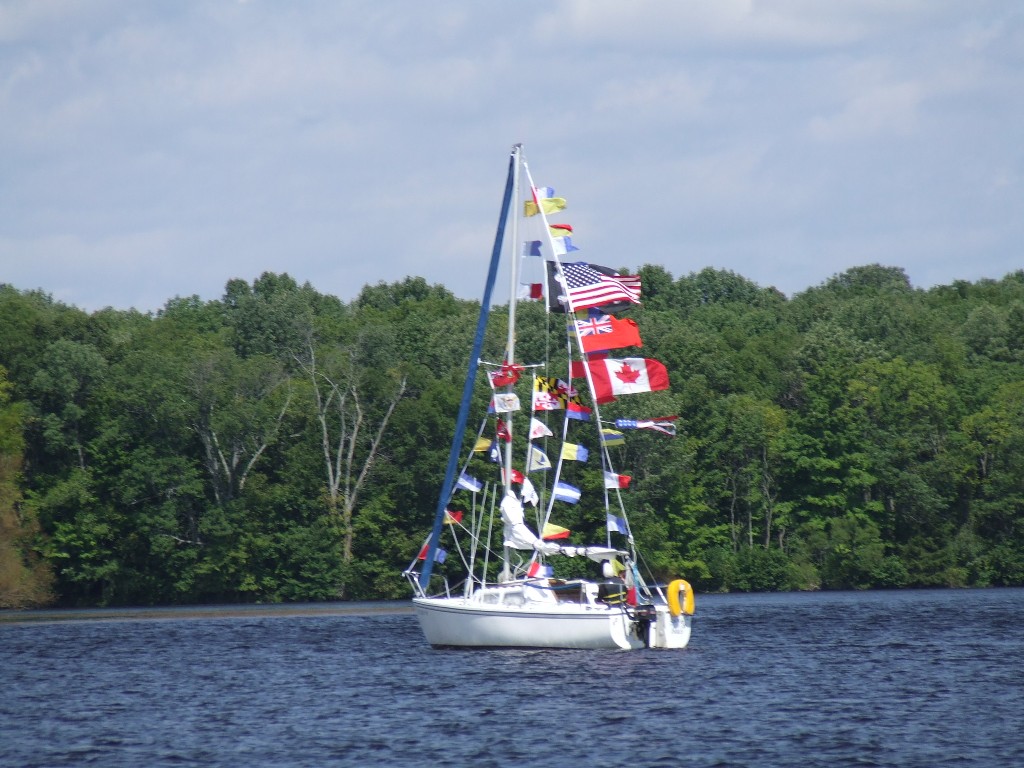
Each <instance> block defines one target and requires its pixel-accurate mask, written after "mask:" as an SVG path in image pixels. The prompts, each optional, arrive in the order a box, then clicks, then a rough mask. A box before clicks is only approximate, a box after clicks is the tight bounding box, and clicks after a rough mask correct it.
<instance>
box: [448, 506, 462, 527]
mask: <svg viewBox="0 0 1024 768" xmlns="http://www.w3.org/2000/svg"><path fill="white" fill-rule="evenodd" d="M444 521H445V522H446V523H447V524H448V525H455V523H461V522H462V511H461V510H458V509H454V510H453V509H446V510H445V511H444Z"/></svg>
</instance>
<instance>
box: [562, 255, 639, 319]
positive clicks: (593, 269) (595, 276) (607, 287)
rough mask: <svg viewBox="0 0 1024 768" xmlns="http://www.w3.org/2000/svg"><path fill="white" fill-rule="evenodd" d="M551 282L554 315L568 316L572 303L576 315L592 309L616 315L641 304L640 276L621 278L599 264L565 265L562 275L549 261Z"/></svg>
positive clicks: (582, 262)
mask: <svg viewBox="0 0 1024 768" xmlns="http://www.w3.org/2000/svg"><path fill="white" fill-rule="evenodd" d="M563 275H564V280H563V279H562V278H563ZM548 282H549V287H548V297H549V301H548V304H549V309H550V310H551V311H552V312H566V311H567V310H568V307H569V303H570V301H571V302H572V308H573V310H574V311H576V310H580V309H589V308H590V307H604V308H605V309H606V310H614V311H617V310H618V309H624V308H625V307H628V306H630V305H631V304H639V303H640V276H639V275H620V274H619V273H618V272H616V271H615V270H614V269H610V268H609V267H602V266H601V265H600V264H588V263H587V262H585V261H578V262H573V263H570V264H563V265H562V271H561V274H559V272H558V265H557V264H556V263H555V262H554V261H550V262H548Z"/></svg>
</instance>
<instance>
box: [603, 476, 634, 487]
mask: <svg viewBox="0 0 1024 768" xmlns="http://www.w3.org/2000/svg"><path fill="white" fill-rule="evenodd" d="M632 480H633V478H632V477H631V476H630V475H617V474H615V473H614V472H605V473H604V487H605V488H620V489H621V488H629V483H630V482H631V481H632Z"/></svg>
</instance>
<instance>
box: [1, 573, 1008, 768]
mask: <svg viewBox="0 0 1024 768" xmlns="http://www.w3.org/2000/svg"><path fill="white" fill-rule="evenodd" d="M357 608H358V607H357ZM377 608H379V606H367V607H366V610H365V611H360V612H359V613H357V614H353V613H351V611H352V608H351V607H348V608H347V609H346V610H344V611H343V610H340V609H339V610H331V609H328V608H323V607H319V608H317V607H308V609H306V610H303V609H302V608H301V607H299V608H297V607H295V606H291V607H289V608H282V609H259V608H256V609H251V610H240V611H239V610H233V611H232V612H231V613H230V614H229V615H221V614H218V612H217V611H213V610H211V611H200V612H195V611H188V610H182V611H174V610H170V611H157V612H141V613H138V612H116V611H115V612H107V613H95V612H94V613H85V614H74V620H68V618H67V617H65V616H62V615H52V614H30V615H28V616H19V617H15V616H12V615H10V614H8V615H6V616H4V617H3V620H2V621H0V764H2V765H5V766H7V765H10V766H60V765H98V766H165V765H185V766H187V765H202V766H332V765H368V766H372V765H388V766H391V765H394V766H435V765H453V766H498V765H501V766H506V765H514V766H522V767H523V768H532V767H534V766H537V767H541V766H545V767H549V766H563V765H564V766H588V767H592V766H833V767H834V766H847V765H851V766H852V765H857V766H861V765H866V766H871V765H879V766H929V767H933V766H944V765H956V766H1017V765H1024V727H1022V723H1024V633H1022V632H1021V616H1022V614H1024V590H986V591H955V592H952V591H949V592H947V591H927V592H883V593H819V594H796V595H722V596H700V595H698V603H697V612H698V613H697V617H696V620H695V622H694V632H693V638H692V640H691V643H690V647H689V648H687V649H686V650H685V651H664V650H662V651H653V650H650V651H633V652H611V651H600V652H599V651H434V650H431V649H430V648H429V647H428V646H426V645H425V643H424V642H423V639H422V636H421V634H420V631H419V626H418V625H417V623H416V620H415V618H414V616H413V615H412V614H411V613H409V612H404V611H403V612H395V611H380V610H377ZM13 618H18V619H19V620H17V621H12V619H13ZM20 619H26V620H20ZM28 619H31V620H28Z"/></svg>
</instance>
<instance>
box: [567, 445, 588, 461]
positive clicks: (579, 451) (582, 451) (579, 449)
mask: <svg viewBox="0 0 1024 768" xmlns="http://www.w3.org/2000/svg"><path fill="white" fill-rule="evenodd" d="M589 456H590V451H588V450H587V449H586V448H584V447H583V446H582V445H576V444H575V443H562V456H561V458H562V461H586V460H587V457H589Z"/></svg>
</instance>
